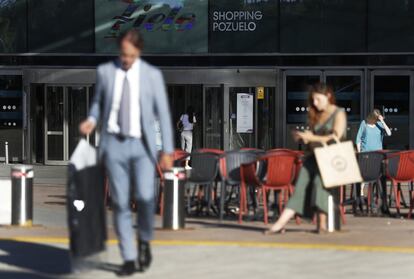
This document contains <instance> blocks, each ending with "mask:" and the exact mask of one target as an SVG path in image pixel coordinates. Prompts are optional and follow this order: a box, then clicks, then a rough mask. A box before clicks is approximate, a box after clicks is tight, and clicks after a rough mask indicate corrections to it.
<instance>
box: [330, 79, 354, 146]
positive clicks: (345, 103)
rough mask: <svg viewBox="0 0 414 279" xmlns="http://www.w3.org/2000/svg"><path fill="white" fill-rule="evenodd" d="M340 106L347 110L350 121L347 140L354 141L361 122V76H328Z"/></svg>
mask: <svg viewBox="0 0 414 279" xmlns="http://www.w3.org/2000/svg"><path fill="white" fill-rule="evenodd" d="M326 83H327V84H329V85H331V86H332V87H333V90H334V92H335V97H336V102H337V104H338V106H340V107H342V108H344V109H345V111H346V114H347V120H348V128H347V130H348V131H347V138H348V139H349V140H352V141H354V140H355V138H356V135H357V133H358V128H359V124H360V122H361V105H360V101H361V76H359V75H358V76H327V77H326Z"/></svg>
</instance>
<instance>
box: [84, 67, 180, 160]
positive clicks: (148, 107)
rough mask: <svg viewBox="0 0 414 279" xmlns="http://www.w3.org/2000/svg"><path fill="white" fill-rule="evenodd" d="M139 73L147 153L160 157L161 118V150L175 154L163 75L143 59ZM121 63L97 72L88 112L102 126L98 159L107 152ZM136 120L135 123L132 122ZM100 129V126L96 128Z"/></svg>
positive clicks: (140, 99) (141, 110) (140, 104)
mask: <svg viewBox="0 0 414 279" xmlns="http://www.w3.org/2000/svg"><path fill="white" fill-rule="evenodd" d="M140 63H141V64H140V70H139V77H137V78H138V79H139V86H140V92H139V104H137V105H139V106H140V117H141V131H142V139H143V141H144V144H145V145H146V148H147V151H148V152H149V154H150V155H151V156H152V158H153V159H156V158H157V148H156V140H155V120H156V119H158V121H159V123H160V128H161V135H162V143H163V148H162V151H163V152H165V153H172V152H173V151H174V143H173V130H172V122H171V117H170V109H169V106H168V100H167V94H166V91H165V84H164V79H163V77H162V73H161V71H160V70H158V69H157V68H155V67H153V66H151V65H150V64H148V63H146V62H145V61H143V60H142V59H140ZM118 65H119V61H118V60H116V61H111V62H107V63H104V64H101V65H99V66H98V68H97V73H96V87H95V88H96V90H95V95H94V98H93V101H92V104H91V108H90V111H89V116H90V117H93V118H95V119H96V121H97V125H99V126H100V127H101V129H100V130H101V133H100V140H99V159H102V156H103V155H104V154H105V152H106V148H107V139H108V135H109V134H108V120H109V114H110V112H111V108H112V99H113V93H114V85H115V76H116V70H117V67H119V66H118ZM131 121H133V120H131ZM97 127H98V126H97Z"/></svg>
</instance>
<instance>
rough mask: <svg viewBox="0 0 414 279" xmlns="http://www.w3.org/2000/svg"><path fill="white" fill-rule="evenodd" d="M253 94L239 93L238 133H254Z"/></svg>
mask: <svg viewBox="0 0 414 279" xmlns="http://www.w3.org/2000/svg"><path fill="white" fill-rule="evenodd" d="M253 98H254V96H253V94H248V93H238V94H237V119H236V123H237V129H236V131H237V133H253Z"/></svg>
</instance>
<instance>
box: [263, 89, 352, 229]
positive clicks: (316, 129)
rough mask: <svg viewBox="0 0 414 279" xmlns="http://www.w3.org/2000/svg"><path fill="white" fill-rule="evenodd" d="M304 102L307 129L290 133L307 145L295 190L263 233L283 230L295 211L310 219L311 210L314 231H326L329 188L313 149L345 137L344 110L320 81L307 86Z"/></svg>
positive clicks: (332, 93)
mask: <svg viewBox="0 0 414 279" xmlns="http://www.w3.org/2000/svg"><path fill="white" fill-rule="evenodd" d="M308 102H309V104H308V106H309V113H308V122H309V127H310V130H309V131H304V132H294V133H293V137H294V139H295V140H296V141H301V142H303V143H304V144H306V145H307V152H305V158H304V162H303V166H302V168H301V170H300V173H299V176H298V179H297V182H296V185H295V192H294V193H293V195H292V197H291V198H290V200H289V202H288V204H287V205H286V208H285V209H284V211H283V213H282V215H281V216H280V217H279V219H278V220H277V221H276V223H274V224H273V226H272V227H271V228H270V229H268V230H266V231H265V233H266V234H273V233H283V232H284V231H285V230H284V227H285V225H286V224H287V223H288V222H289V220H290V219H291V218H293V217H294V216H295V215H296V214H298V215H301V216H304V217H308V218H312V217H313V216H314V214H315V213H316V214H317V216H318V222H317V223H318V224H317V230H318V232H326V231H327V221H326V220H327V212H328V196H329V191H328V190H327V189H325V188H324V186H323V183H322V180H321V176H320V173H319V169H318V165H317V164H316V160H315V156H314V153H313V149H314V148H315V147H318V146H321V145H322V143H328V142H330V141H331V140H333V139H334V138H335V137H336V138H338V139H341V140H343V139H344V138H345V137H346V125H347V124H346V113H345V111H344V110H343V109H341V108H339V107H337V106H336V105H335V96H334V92H333V90H332V88H331V87H329V86H327V85H325V84H322V83H318V84H315V85H313V86H311V87H310V90H309V99H308Z"/></svg>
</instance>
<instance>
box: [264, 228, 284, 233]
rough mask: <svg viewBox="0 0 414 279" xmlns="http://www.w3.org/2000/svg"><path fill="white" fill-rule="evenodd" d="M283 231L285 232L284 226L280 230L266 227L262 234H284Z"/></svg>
mask: <svg viewBox="0 0 414 279" xmlns="http://www.w3.org/2000/svg"><path fill="white" fill-rule="evenodd" d="M285 232H286V229H285V228H283V229H280V230H278V231H273V230H271V229H268V230H265V231H264V232H263V234H264V235H273V234H284V233H285Z"/></svg>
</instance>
